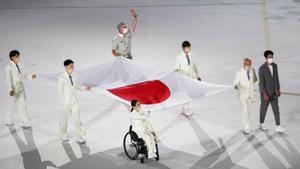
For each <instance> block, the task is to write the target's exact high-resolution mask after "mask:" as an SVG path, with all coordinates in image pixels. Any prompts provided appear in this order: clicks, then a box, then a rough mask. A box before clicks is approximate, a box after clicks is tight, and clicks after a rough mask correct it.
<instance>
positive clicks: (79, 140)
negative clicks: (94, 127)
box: [76, 137, 85, 144]
mask: <svg viewBox="0 0 300 169" xmlns="http://www.w3.org/2000/svg"><path fill="white" fill-rule="evenodd" d="M76 142H77V143H79V144H83V143H85V139H83V138H82V137H77V138H76Z"/></svg>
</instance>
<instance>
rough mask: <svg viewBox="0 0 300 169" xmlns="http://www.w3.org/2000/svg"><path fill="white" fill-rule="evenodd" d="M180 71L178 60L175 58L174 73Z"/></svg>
mask: <svg viewBox="0 0 300 169" xmlns="http://www.w3.org/2000/svg"><path fill="white" fill-rule="evenodd" d="M179 70H180V58H179V56H177V58H176V63H175V71H177V72H178V71H179Z"/></svg>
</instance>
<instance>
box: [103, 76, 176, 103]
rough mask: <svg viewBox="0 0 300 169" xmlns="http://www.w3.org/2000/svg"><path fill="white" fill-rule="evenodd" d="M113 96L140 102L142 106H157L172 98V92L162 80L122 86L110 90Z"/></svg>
mask: <svg viewBox="0 0 300 169" xmlns="http://www.w3.org/2000/svg"><path fill="white" fill-rule="evenodd" d="M108 91H109V92H111V93H112V94H114V95H116V96H118V97H120V98H122V99H124V100H127V101H129V102H130V101H131V100H133V99H136V100H139V101H140V103H141V104H157V103H161V102H163V101H165V100H167V99H168V98H169V97H170V94H171V92H170V90H169V88H168V86H167V85H165V84H164V83H163V82H161V81H160V80H151V81H146V82H142V83H136V84H132V85H127V86H122V87H118V88H113V89H108Z"/></svg>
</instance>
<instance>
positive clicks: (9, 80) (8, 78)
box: [5, 67, 14, 96]
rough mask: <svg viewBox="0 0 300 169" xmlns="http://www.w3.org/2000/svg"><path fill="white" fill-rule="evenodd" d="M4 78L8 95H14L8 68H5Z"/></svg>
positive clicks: (10, 72) (10, 73)
mask: <svg viewBox="0 0 300 169" xmlns="http://www.w3.org/2000/svg"><path fill="white" fill-rule="evenodd" d="M5 77H6V84H7V87H8V91H9V95H10V96H13V95H14V88H13V79H12V71H11V69H10V68H9V67H6V68H5Z"/></svg>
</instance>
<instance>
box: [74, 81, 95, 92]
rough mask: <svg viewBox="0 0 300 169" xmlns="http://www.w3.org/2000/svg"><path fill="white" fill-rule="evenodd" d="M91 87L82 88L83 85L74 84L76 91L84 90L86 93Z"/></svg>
mask: <svg viewBox="0 0 300 169" xmlns="http://www.w3.org/2000/svg"><path fill="white" fill-rule="evenodd" d="M91 88H92V87H91V86H83V85H81V84H78V83H77V84H76V89H78V90H86V91H90V90H91Z"/></svg>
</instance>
